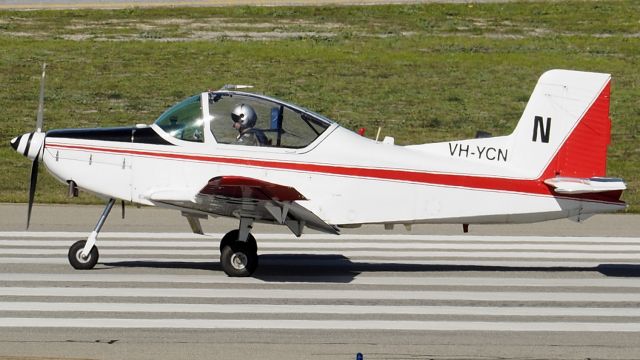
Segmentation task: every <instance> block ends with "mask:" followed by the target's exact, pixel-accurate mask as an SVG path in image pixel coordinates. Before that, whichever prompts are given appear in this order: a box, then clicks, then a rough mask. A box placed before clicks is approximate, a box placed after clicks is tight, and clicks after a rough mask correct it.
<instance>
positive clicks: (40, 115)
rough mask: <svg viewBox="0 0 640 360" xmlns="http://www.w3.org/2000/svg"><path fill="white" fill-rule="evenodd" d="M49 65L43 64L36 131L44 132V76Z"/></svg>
mask: <svg viewBox="0 0 640 360" xmlns="http://www.w3.org/2000/svg"><path fill="white" fill-rule="evenodd" d="M46 68H47V63H44V64H42V79H41V80H40V102H39V103H38V117H37V118H36V131H37V132H41V131H42V119H43V117H44V76H45V70H46Z"/></svg>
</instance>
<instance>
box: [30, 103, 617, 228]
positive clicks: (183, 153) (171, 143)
mask: <svg viewBox="0 0 640 360" xmlns="http://www.w3.org/2000/svg"><path fill="white" fill-rule="evenodd" d="M210 97H211V95H210V94H208V93H203V94H202V95H201V100H202V104H201V105H202V119H203V121H202V126H203V127H202V131H203V136H202V138H201V139H200V140H201V141H188V140H183V139H179V138H177V137H176V136H172V134H171V132H170V131H169V132H168V131H165V129H163V128H162V127H161V126H159V125H158V124H154V125H151V126H138V127H133V128H117V129H101V130H90V129H89V130H57V131H50V132H49V133H48V134H47V137H46V142H45V146H44V150H43V155H42V160H43V161H44V163H45V165H46V167H47V169H48V170H49V171H50V172H51V173H52V174H53V175H54V176H55V177H56V178H58V179H59V180H60V181H63V182H65V183H67V182H69V181H74V182H75V183H76V184H77V186H78V187H80V188H81V189H84V190H87V191H89V192H92V193H95V194H98V195H100V196H103V197H106V198H118V199H122V200H126V201H132V202H134V203H138V204H143V205H157V206H162V205H163V204H162V203H160V202H155V201H153V196H152V195H153V194H154V193H159V192H163V191H164V192H168V193H172V194H175V197H176V199H189V197H190V196H194V195H195V194H197V193H198V191H199V190H200V189H202V188H203V187H204V186H205V185H206V184H207V182H208V181H209V180H210V179H212V178H214V177H218V176H242V177H248V178H254V179H259V180H264V181H268V182H270V183H276V184H280V185H284V186H290V187H292V188H295V189H297V190H298V191H299V192H300V193H301V194H303V195H304V197H305V198H306V199H308V200H303V201H299V203H300V204H301V205H302V206H304V207H305V208H307V209H308V210H310V211H311V212H313V213H315V214H316V215H318V216H319V217H320V218H321V219H322V220H324V221H325V222H327V223H329V224H335V225H353V224H365V223H404V224H411V223H514V222H535V221H542V220H549V219H557V218H564V217H587V216H588V215H589V214H593V213H598V212H607V211H616V210H619V209H623V208H624V207H625V204H624V203H623V202H621V201H619V200H617V199H613V198H611V197H605V196H602V195H600V194H590V195H584V194H583V195H571V196H566V195H565V196H562V195H559V194H556V193H554V192H553V190H552V189H551V188H550V187H549V186H548V185H546V184H544V182H543V181H542V180H543V177H544V175H545V174H544V173H543V172H538V173H531V172H529V173H527V171H523V170H522V169H520V168H518V167H514V166H512V163H510V156H515V155H514V154H513V153H512V152H511V153H510V149H511V147H510V146H509V141H510V140H509V138H508V137H499V138H490V139H474V140H467V141H461V142H446V143H438V144H430V145H422V146H398V145H394V144H393V143H392V142H389V141H387V142H378V141H374V140H371V139H368V138H365V137H362V136H360V135H358V134H355V133H353V132H351V131H349V130H347V129H345V128H342V127H340V126H339V125H337V124H336V123H327V124H326V128H324V130H323V131H322V132H321V133H320V134H318V135H317V137H315V139H313V141H311V142H310V143H309V144H306V145H305V146H301V147H277V146H242V145H236V144H233V143H221V142H218V141H217V138H216V135H215V134H214V133H213V132H212V130H214V126H213V125H212V124H214V122H215V121H227V122H229V124H228V126H229V127H230V121H229V120H228V119H217V118H216V116H215V115H212V114H213V113H212V112H210V111H209V109H208V108H207V107H208V105H213V103H211V104H209V101H207V99H210ZM270 100H272V99H270ZM277 104H284V103H277ZM286 105H288V104H286ZM511 151H512V150H511Z"/></svg>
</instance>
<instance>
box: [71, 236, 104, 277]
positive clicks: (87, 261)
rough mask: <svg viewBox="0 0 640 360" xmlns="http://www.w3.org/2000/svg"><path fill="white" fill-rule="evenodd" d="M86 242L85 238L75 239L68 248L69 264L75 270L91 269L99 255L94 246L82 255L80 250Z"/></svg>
mask: <svg viewBox="0 0 640 360" xmlns="http://www.w3.org/2000/svg"><path fill="white" fill-rule="evenodd" d="M86 243H87V242H86V240H80V241H76V242H75V243H74V244H73V245H71V247H70V248H69V264H71V266H73V268H74V269H76V270H91V269H93V267H94V266H96V264H97V263H98V257H99V256H100V255H99V254H98V248H97V247H96V246H94V247H93V248H92V249H91V251H90V252H89V255H88V256H87V257H86V258H85V257H83V256H82V250H84V245H85V244H86Z"/></svg>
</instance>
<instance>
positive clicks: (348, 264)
mask: <svg viewBox="0 0 640 360" xmlns="http://www.w3.org/2000/svg"><path fill="white" fill-rule="evenodd" d="M102 264H103V265H105V266H108V267H120V268H122V267H124V268H158V269H188V270H206V271H222V268H221V266H220V263H219V262H217V261H207V262H184V261H135V260H132V261H119V262H104V263H102ZM376 272H400V273H402V272H416V273H436V272H541V273H552V272H598V273H600V274H602V275H605V276H610V277H640V264H639V265H636V264H600V265H597V266H592V267H570V266H567V267H564V266H552V267H528V266H488V265H449V264H447V265H444V264H402V263H394V262H388V263H368V262H360V261H357V260H356V261H352V260H350V259H349V258H347V257H345V256H343V255H308V254H268V255H260V267H259V268H258V270H257V271H256V272H255V273H254V275H253V277H254V278H256V279H260V280H263V281H267V282H269V281H273V282H287V281H291V282H300V281H304V282H334V283H349V282H351V281H353V279H355V278H356V277H357V276H358V275H359V274H361V273H376Z"/></svg>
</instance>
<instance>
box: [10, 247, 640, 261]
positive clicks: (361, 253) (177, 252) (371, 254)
mask: <svg viewBox="0 0 640 360" xmlns="http://www.w3.org/2000/svg"><path fill="white" fill-rule="evenodd" d="M168 251H170V252H171V255H174V256H202V255H211V256H212V257H213V256H216V255H218V254H219V249H210V250H209V251H204V250H202V249H200V250H182V249H172V250H166V249H164V250H163V249H153V250H150V249H109V251H108V253H109V254H110V255H120V256H122V255H131V256H135V255H140V256H146V255H166V254H167V252H168ZM67 252H68V249H32V250H29V251H28V252H25V250H24V249H0V255H25V254H26V253H28V254H29V255H47V256H50V255H56V256H57V257H58V258H59V257H64V256H65V255H67ZM301 253H303V254H307V255H342V256H346V257H349V258H429V259H442V258H483V259H530V258H535V259H573V260H599V259H610V260H628V261H635V260H638V259H640V253H631V254H619V253H576V252H560V253H552V252H525V251H502V252H487V251H474V252H464V251H368V250H355V251H354V250H340V249H336V250H324V251H318V250H302V251H300V250H294V251H292V250H272V251H269V250H261V251H260V254H261V255H278V254H280V255H296V254H301Z"/></svg>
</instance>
